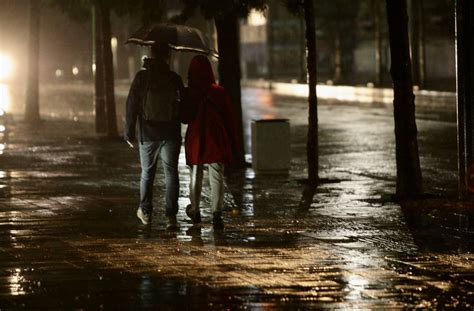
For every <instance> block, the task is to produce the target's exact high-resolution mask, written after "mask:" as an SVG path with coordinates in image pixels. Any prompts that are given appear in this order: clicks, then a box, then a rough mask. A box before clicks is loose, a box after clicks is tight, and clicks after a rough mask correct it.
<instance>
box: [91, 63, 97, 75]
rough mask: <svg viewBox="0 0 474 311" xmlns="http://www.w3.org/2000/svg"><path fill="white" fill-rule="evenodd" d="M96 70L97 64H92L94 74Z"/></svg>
mask: <svg viewBox="0 0 474 311" xmlns="http://www.w3.org/2000/svg"><path fill="white" fill-rule="evenodd" d="M96 68H97V66H96V64H92V73H95V69H96Z"/></svg>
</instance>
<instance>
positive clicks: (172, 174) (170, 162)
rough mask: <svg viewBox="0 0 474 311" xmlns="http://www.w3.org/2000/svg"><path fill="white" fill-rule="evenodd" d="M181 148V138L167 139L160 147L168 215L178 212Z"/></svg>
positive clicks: (174, 214)
mask: <svg viewBox="0 0 474 311" xmlns="http://www.w3.org/2000/svg"><path fill="white" fill-rule="evenodd" d="M180 149H181V140H165V141H163V143H162V144H161V147H160V155H161V163H162V165H163V170H164V172H165V185H166V194H165V197H166V216H168V217H174V216H176V214H177V213H178V196H179V176H178V160H179V151H180Z"/></svg>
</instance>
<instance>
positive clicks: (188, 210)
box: [186, 204, 201, 224]
mask: <svg viewBox="0 0 474 311" xmlns="http://www.w3.org/2000/svg"><path fill="white" fill-rule="evenodd" d="M186 215H188V217H189V218H191V220H192V222H193V224H198V223H200V222H201V213H199V212H198V213H195V212H193V211H192V206H191V204H189V205H188V206H186Z"/></svg>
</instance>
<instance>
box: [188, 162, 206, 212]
mask: <svg viewBox="0 0 474 311" xmlns="http://www.w3.org/2000/svg"><path fill="white" fill-rule="evenodd" d="M190 173H191V178H190V183H189V199H190V201H191V211H192V213H194V214H199V211H200V209H199V203H200V201H201V189H202V174H203V165H202V164H198V165H191V167H190Z"/></svg>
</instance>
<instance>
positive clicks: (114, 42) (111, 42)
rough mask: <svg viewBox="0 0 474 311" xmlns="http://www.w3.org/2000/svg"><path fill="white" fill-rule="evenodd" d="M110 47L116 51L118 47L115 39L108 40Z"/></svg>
mask: <svg viewBox="0 0 474 311" xmlns="http://www.w3.org/2000/svg"><path fill="white" fill-rule="evenodd" d="M110 45H111V46H112V49H116V48H117V46H118V40H117V38H116V37H113V38H112V39H110Z"/></svg>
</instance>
